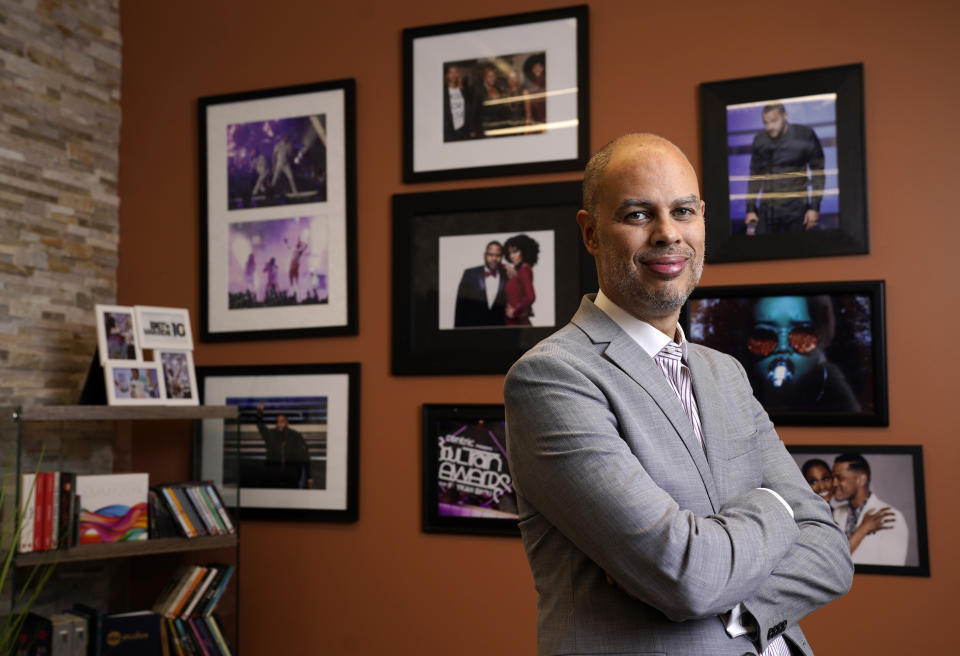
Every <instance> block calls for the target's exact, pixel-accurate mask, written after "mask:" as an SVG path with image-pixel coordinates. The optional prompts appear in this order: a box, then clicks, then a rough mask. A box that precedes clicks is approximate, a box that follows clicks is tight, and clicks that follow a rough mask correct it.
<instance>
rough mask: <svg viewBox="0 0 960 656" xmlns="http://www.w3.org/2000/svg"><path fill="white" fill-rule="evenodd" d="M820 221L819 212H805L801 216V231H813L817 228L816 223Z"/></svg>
mask: <svg viewBox="0 0 960 656" xmlns="http://www.w3.org/2000/svg"><path fill="white" fill-rule="evenodd" d="M819 221H820V212H818V211H817V210H807V211H806V213H805V214H804V215H803V229H804V230H813V229H814V228H816V227H817V223H818V222H819Z"/></svg>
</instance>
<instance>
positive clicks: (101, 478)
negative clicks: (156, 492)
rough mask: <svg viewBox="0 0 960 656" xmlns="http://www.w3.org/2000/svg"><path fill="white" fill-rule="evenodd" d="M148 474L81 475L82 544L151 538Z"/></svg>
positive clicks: (79, 481) (78, 477)
mask: <svg viewBox="0 0 960 656" xmlns="http://www.w3.org/2000/svg"><path fill="white" fill-rule="evenodd" d="M148 478H149V477H148V475H147V474H101V475H95V476H86V475H81V476H77V482H76V488H77V489H76V493H77V495H78V496H79V497H80V502H81V504H82V509H81V512H80V526H79V536H78V542H79V544H92V543H97V542H121V541H124V542H125V541H131V540H146V539H147V490H148V488H149V480H148Z"/></svg>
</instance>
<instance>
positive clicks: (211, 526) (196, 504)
mask: <svg viewBox="0 0 960 656" xmlns="http://www.w3.org/2000/svg"><path fill="white" fill-rule="evenodd" d="M182 489H183V491H184V492H186V494H187V496H188V497H189V498H190V502H191V503H193V509H194V510H196V511H197V515H199V516H200V521H202V522H203V526H204V528H206V530H207V533H208V534H209V535H219V534H220V526H219V524H217V521H216V520H215V519H214V518H213V515H212V514H211V512H210V509H209V508H208V507H207V503H206V502H205V501H204V500H203V497H201V496H200V488H199V487H198V486H196V485H189V484H188V485H184V486H183V488H182Z"/></svg>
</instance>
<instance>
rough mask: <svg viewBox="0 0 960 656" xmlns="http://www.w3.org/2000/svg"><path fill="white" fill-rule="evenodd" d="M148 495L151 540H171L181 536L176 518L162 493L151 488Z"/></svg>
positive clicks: (181, 531) (154, 487) (155, 488)
mask: <svg viewBox="0 0 960 656" xmlns="http://www.w3.org/2000/svg"><path fill="white" fill-rule="evenodd" d="M147 495H148V501H147V506H148V509H149V510H148V513H147V514H148V518H149V527H150V537H151V538H173V537H179V536H181V535H183V530H182V528H181V527H180V523H179V522H178V521H177V518H176V517H174V516H173V513H171V512H170V507H169V505H168V504H167V501H166V499H164V498H163V491H162V490H161V489H160V488H158V487H157V486H151V487H150V490H149V491H148V492H147Z"/></svg>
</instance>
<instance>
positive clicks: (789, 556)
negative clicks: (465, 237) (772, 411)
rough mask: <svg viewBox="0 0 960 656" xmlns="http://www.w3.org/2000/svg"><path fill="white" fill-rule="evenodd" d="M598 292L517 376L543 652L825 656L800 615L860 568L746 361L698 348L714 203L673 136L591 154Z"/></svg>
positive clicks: (586, 213) (514, 441) (516, 369)
mask: <svg viewBox="0 0 960 656" xmlns="http://www.w3.org/2000/svg"><path fill="white" fill-rule="evenodd" d="M577 222H578V223H579V225H580V229H581V232H582V234H583V240H584V243H585V245H586V247H587V250H588V251H589V252H590V253H591V254H592V255H593V256H594V259H595V260H596V264H597V274H598V278H599V281H600V292H599V294H597V295H596V297H594V296H593V295H588V296H587V297H585V298H584V299H583V302H582V303H581V305H580V309H579V311H578V312H577V314H576V315H575V316H574V318H573V320H572V321H571V322H570V324H568V325H567V326H565V327H564V328H562V329H561V330H560V331H558V332H557V333H555V334H554V335H552V336H551V337H549V338H547V339H546V340H544V341H543V342H541V343H540V344H538V345H537V346H535V347H534V348H533V349H531V350H530V351H529V352H528V353H527V354H526V355H524V356H523V357H522V358H521V359H520V360H519V361H518V362H517V363H516V364H515V365H514V366H513V368H512V369H511V370H510V373H509V374H508V375H507V379H506V383H505V388H504V396H505V401H506V416H507V449H508V457H509V461H510V470H511V473H512V474H513V476H514V486H515V489H516V492H517V498H518V502H519V512H520V528H521V531H522V533H523V543H524V548H525V549H526V552H527V558H528V559H529V561H530V568H531V570H532V571H533V578H534V584H535V586H536V589H537V591H538V593H539V595H540V600H539V604H538V607H539V617H538V621H537V628H538V631H537V633H538V645H539V652H540V654H670V655H683V656H688V655H691V654H698V655H699V654H708V655H710V656H713V655H725V654H730V655H731V656H733V655H736V656H740V655H741V654H759V653H763V654H765V655H770V654H785V655H790V654H806V655H810V654H812V651H811V649H810V647H809V645H808V644H807V642H806V639H805V638H804V637H803V633H802V632H801V630H800V628H799V626H798V625H797V622H798V621H799V620H800V619H801V618H803V617H804V616H805V615H807V614H808V613H810V612H811V611H813V610H815V609H817V608H819V607H821V606H823V605H824V604H826V603H828V602H830V601H831V600H833V599H835V598H837V597H839V596H840V595H842V594H844V593H845V592H846V591H847V590H848V589H849V587H850V583H851V581H852V575H853V565H852V563H851V561H850V554H849V549H848V548H847V541H846V539H845V537H844V535H843V532H842V531H840V529H839V527H838V526H837V525H836V524H834V522H833V519H832V518H831V514H830V508H829V507H828V505H827V503H826V502H824V500H823V499H821V498H820V497H819V496H817V495H816V494H814V493H813V491H812V490H811V489H810V486H809V485H807V483H806V481H805V480H804V479H803V476H802V475H801V474H800V471H799V469H798V468H797V465H796V463H795V462H794V461H793V458H791V457H790V455H789V454H788V453H787V451H786V449H785V447H784V446H783V444H782V443H781V442H780V440H779V438H778V437H777V434H776V432H775V431H774V428H773V425H772V424H771V423H770V420H769V418H768V417H767V414H766V412H764V410H763V408H762V407H761V406H760V404H759V403H758V402H757V401H756V399H754V397H753V394H752V391H751V388H750V384H749V383H748V382H747V377H746V374H745V373H744V370H743V368H742V367H741V366H740V364H739V363H738V362H737V361H736V360H734V359H733V358H731V357H729V356H726V355H723V354H721V353H718V352H716V351H713V350H710V349H707V348H704V347H701V346H698V345H694V344H690V343H688V342H686V341H685V339H684V335H683V331H682V330H681V329H680V327H679V324H678V318H679V314H680V308H681V307H682V305H683V303H684V302H685V301H686V298H687V296H689V294H690V292H691V291H693V288H694V287H695V286H696V284H697V282H698V281H699V278H700V273H701V271H702V268H703V256H704V203H703V201H702V200H701V199H700V194H699V187H698V182H697V177H696V174H695V173H694V171H693V167H692V166H691V165H690V163H689V162H688V161H687V159H686V157H685V156H684V155H683V153H682V152H681V151H680V150H679V149H678V148H677V147H676V146H674V145H673V144H672V143H670V142H668V141H666V140H664V139H662V138H660V137H656V136H654V135H627V136H625V137H621V138H620V139H617V140H615V141H614V142H611V143H610V144H608V145H607V146H606V147H604V148H603V149H602V150H601V151H600V152H598V153H597V154H596V155H594V157H593V158H592V159H591V160H590V163H589V164H588V166H587V170H586V172H585V174H584V209H582V210H581V211H580V212H579V213H578V215H577Z"/></svg>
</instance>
